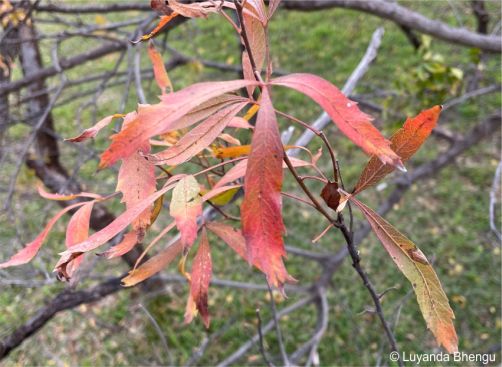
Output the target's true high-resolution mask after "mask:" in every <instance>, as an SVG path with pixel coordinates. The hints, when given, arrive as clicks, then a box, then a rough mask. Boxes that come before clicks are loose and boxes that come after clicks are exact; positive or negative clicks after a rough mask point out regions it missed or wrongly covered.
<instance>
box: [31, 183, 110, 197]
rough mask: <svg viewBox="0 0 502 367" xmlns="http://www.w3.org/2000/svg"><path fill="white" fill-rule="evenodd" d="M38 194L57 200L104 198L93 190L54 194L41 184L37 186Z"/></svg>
mask: <svg viewBox="0 0 502 367" xmlns="http://www.w3.org/2000/svg"><path fill="white" fill-rule="evenodd" d="M37 190H38V194H39V195H40V196H41V197H43V198H44V199H48V200H56V201H69V200H74V199H76V198H91V199H102V197H101V196H100V195H98V194H93V193H91V192H79V193H77V194H54V193H51V192H47V191H45V190H44V188H43V187H42V186H41V185H38V186H37Z"/></svg>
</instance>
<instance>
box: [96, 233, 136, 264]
mask: <svg viewBox="0 0 502 367" xmlns="http://www.w3.org/2000/svg"><path fill="white" fill-rule="evenodd" d="M138 237H139V236H138V233H137V231H136V230H132V231H131V232H128V233H126V234H125V235H124V238H122V241H120V243H119V244H117V245H115V246H113V247H112V248H110V249H109V250H106V251H105V252H103V254H102V255H103V256H105V257H106V258H107V259H113V258H115V257H119V256H122V255H124V254H126V253H128V252H129V251H131V250H132V249H133V248H134V246H135V245H136V243H138V241H139V239H138Z"/></svg>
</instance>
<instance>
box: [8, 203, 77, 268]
mask: <svg viewBox="0 0 502 367" xmlns="http://www.w3.org/2000/svg"><path fill="white" fill-rule="evenodd" d="M85 204H86V203H85V202H83V203H76V204H73V205H70V206H67V207H66V208H64V209H63V210H61V211H60V212H58V213H57V214H56V215H55V216H54V217H53V218H52V219H51V220H50V221H49V223H47V225H46V226H45V228H44V230H43V231H42V232H40V234H39V235H38V236H37V237H36V238H35V239H34V240H33V241H32V242H30V243H28V244H27V245H26V246H25V247H23V248H22V249H21V250H20V251H18V252H17V253H16V254H15V255H13V256H12V257H11V258H10V259H9V260H7V261H5V262H3V263H0V269H3V268H8V267H10V266H17V265H22V264H26V263H28V262H30V261H31V260H32V259H33V258H34V257H35V255H36V254H37V253H38V251H39V250H40V247H42V244H43V243H44V241H45V239H46V238H47V235H48V234H49V232H50V231H51V229H52V227H54V224H56V222H57V221H58V220H59V218H61V217H62V216H63V215H64V214H65V213H67V212H69V211H70V210H72V209H75V208H78V207H79V206H82V205H85Z"/></svg>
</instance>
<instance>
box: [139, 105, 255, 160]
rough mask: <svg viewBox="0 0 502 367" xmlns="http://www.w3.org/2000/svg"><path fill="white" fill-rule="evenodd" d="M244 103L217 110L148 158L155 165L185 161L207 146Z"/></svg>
mask: <svg viewBox="0 0 502 367" xmlns="http://www.w3.org/2000/svg"><path fill="white" fill-rule="evenodd" d="M245 105H246V102H241V103H236V104H232V105H230V106H229V107H225V108H223V109H221V110H219V111H218V112H216V113H215V114H214V115H212V116H210V117H208V118H207V119H206V120H205V121H204V122H202V123H200V124H199V125H197V126H196V127H195V128H193V129H192V130H191V131H190V132H188V133H187V134H186V135H184V136H183V137H182V138H181V139H180V140H179V141H178V142H177V143H176V144H175V145H174V146H172V147H171V148H168V149H166V150H164V151H162V152H160V153H157V154H152V155H149V156H148V159H149V160H150V162H152V163H153V164H155V165H161V164H167V165H170V166H172V165H178V164H181V163H184V162H187V161H188V160H190V159H191V158H192V157H194V156H195V155H196V154H197V153H199V152H200V151H201V150H203V149H204V148H206V147H208V146H209V145H210V144H211V143H212V142H213V141H214V140H215V139H216V138H217V137H218V135H220V133H221V132H222V131H223V129H224V128H225V127H226V126H227V125H228V123H229V122H230V120H231V119H232V118H233V117H234V116H235V115H236V114H237V113H239V111H240V110H241V109H242V108H244V106H245Z"/></svg>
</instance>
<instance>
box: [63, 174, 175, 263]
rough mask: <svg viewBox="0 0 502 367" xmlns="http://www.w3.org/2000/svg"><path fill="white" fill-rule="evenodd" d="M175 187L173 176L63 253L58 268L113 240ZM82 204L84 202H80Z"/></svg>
mask: <svg viewBox="0 0 502 367" xmlns="http://www.w3.org/2000/svg"><path fill="white" fill-rule="evenodd" d="M173 187H174V184H173V178H171V181H168V182H167V183H166V185H165V186H164V187H163V188H162V189H161V190H159V191H157V192H155V193H154V194H152V195H150V196H148V197H147V198H145V199H144V200H142V201H140V202H138V203H137V204H135V205H134V206H131V207H130V208H127V210H126V211H125V212H123V213H122V214H120V215H119V216H118V217H117V218H115V220H114V221H113V222H111V223H110V224H109V225H107V226H106V227H105V228H103V229H102V230H100V231H98V232H96V233H94V234H93V235H91V236H89V238H87V239H86V240H85V241H82V242H80V243H78V244H76V245H74V246H72V247H71V248H69V249H68V250H66V251H64V252H62V253H61V258H60V259H59V261H58V263H57V264H56V270H58V271H61V270H64V267H65V266H66V264H68V262H70V261H71V260H72V259H73V258H74V257H75V256H78V255H80V254H81V253H84V252H88V251H91V250H94V249H95V248H97V247H99V246H101V245H103V244H104V243H106V242H107V241H109V240H111V239H112V238H113V237H115V236H116V235H117V234H119V233H120V232H121V231H123V230H124V229H125V228H126V227H127V226H128V225H129V224H130V223H131V222H132V221H133V220H134V219H136V218H137V217H138V216H139V215H140V214H141V213H142V212H143V211H145V209H147V208H148V207H149V206H151V205H152V203H153V202H154V201H155V200H157V199H158V198H159V197H160V196H162V195H164V194H165V193H166V192H167V191H169V190H171V189H172V188H173ZM79 204H82V203H79Z"/></svg>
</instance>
